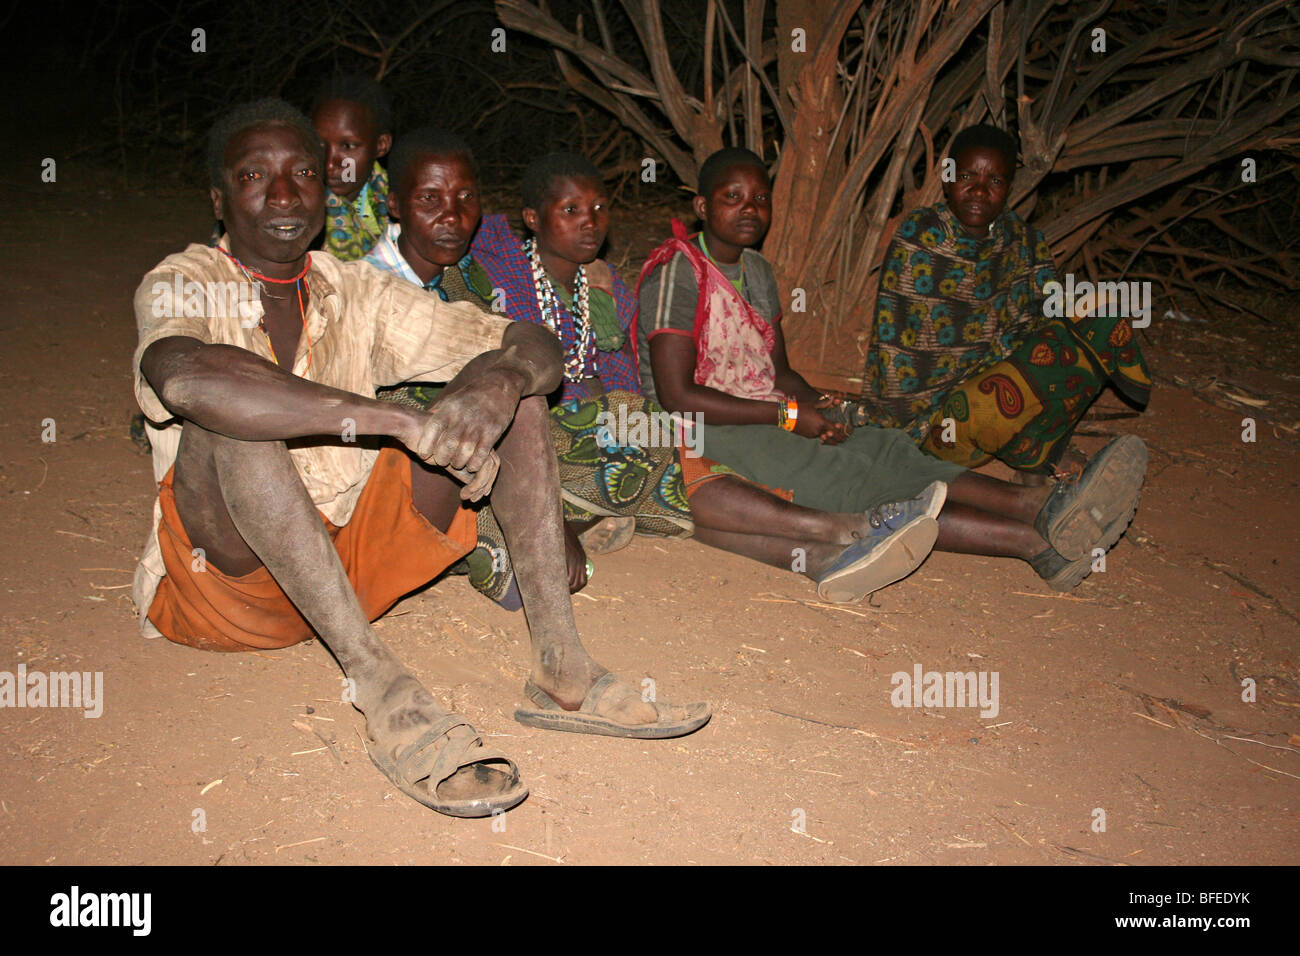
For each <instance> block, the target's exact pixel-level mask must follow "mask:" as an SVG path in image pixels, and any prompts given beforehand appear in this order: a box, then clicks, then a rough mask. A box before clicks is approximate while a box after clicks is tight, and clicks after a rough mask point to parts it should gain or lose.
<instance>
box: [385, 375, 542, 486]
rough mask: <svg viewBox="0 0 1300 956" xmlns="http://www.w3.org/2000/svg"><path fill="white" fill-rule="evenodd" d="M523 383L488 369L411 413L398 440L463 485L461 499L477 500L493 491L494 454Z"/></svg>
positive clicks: (498, 462) (494, 478)
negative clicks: (408, 428)
mask: <svg viewBox="0 0 1300 956" xmlns="http://www.w3.org/2000/svg"><path fill="white" fill-rule="evenodd" d="M523 387H524V383H523V382H522V381H521V378H520V376H519V375H517V374H514V373H512V372H511V371H510V370H508V369H504V368H494V369H487V370H484V371H483V372H482V374H480V375H478V376H475V378H474V379H473V380H468V381H460V380H458V381H457V382H456V383H454V385H452V386H448V387H447V388H445V389H444V390H443V392H442V394H441V395H440V396H439V397H438V401H437V402H436V403H435V404H434V406H433V407H432V408H430V409H429V411H428V412H416V413H415V414H416V416H417V418H416V420H415V421H414V422H413V428H412V430H411V432H410V434H409V435H407V436H405V437H403V438H402V442H403V444H405V445H406V447H407V448H409V449H410V450H411V452H412V454H414V455H416V456H417V457H418V458H419V459H420V460H421V461H425V462H428V463H429V464H431V465H437V466H438V467H439V468H444V469H446V470H447V471H448V472H449V473H450V474H452V475H454V476H455V477H456V478H457V479H459V480H460V481H463V482H465V487H464V488H462V489H461V492H460V496H461V498H463V499H465V500H466V501H477V500H479V499H480V498H482V497H483V496H484V495H486V494H487V493H488V492H489V491H491V490H492V484H493V482H494V481H496V475H497V469H498V468H499V467H500V460H499V459H498V458H497V454H496V452H495V451H493V448H494V447H495V446H496V443H497V442H498V441H500V440H501V436H502V435H503V434H504V433H505V430H506V429H507V428H509V427H510V422H511V421H512V420H513V419H514V417H515V411H516V409H517V408H518V407H519V399H520V396H521V395H522V393H523Z"/></svg>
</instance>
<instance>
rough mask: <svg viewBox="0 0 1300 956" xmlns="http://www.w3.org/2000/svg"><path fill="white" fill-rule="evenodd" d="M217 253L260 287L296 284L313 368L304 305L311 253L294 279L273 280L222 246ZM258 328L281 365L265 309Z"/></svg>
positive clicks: (272, 357)
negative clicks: (268, 284)
mask: <svg viewBox="0 0 1300 956" xmlns="http://www.w3.org/2000/svg"><path fill="white" fill-rule="evenodd" d="M217 251H218V252H220V253H221V254H222V255H223V256H225V257H226V258H227V259H229V260H230V261H231V262H233V263H234V264H235V265H237V266H239V271H240V272H242V273H243V274H244V275H245V276H246V277H247V278H248V280H249V281H250V282H253V283H254V284H255V285H258V286H259V287H260V286H261V284H262V283H263V282H271V283H274V284H275V285H288V284H289V283H290V282H292V283H293V284H294V286H295V288H297V290H298V315H299V316H301V317H302V334H303V338H305V339H306V340H307V368H311V334H310V333H309V332H308V331H307V309H306V308H305V307H304V306H303V304H302V288H303V286H304V285H306V280H307V270H308V269H310V268H311V253H310V252H309V253H307V262H306V263H305V264H304V265H303V267H302V271H301V272H299V273H298V274H297V275H296V276H294V277H293V278H292V279H272V278H271V277H270V276H264V275H262V273H260V272H255V271H253V270H252V269H249V268H248V267H247V266H245V265H244V264H243V263H242V262H240V261H239V260H238V259H237V258H235V257H234V256H233V255H231V254H230V253H229V252H226V250H225V249H222V248H221V247H220V246H218V247H217ZM307 291H308V294H310V292H311V290H310V289H308V290H307ZM270 298H277V297H276V296H271V297H270ZM257 327H258V328H259V329H261V330H262V334H263V335H264V336H266V347H267V348H268V349H270V350H271V361H272V362H274V363H275V364H276V365H279V364H280V360H279V358H277V357H276V354H275V346H274V345H272V344H271V333H270V332H268V331H266V310H265V309H263V310H262V318H260V319H258V320H257ZM304 371H306V369H304Z"/></svg>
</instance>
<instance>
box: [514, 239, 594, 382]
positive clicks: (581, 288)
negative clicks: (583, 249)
mask: <svg viewBox="0 0 1300 956" xmlns="http://www.w3.org/2000/svg"><path fill="white" fill-rule="evenodd" d="M524 253H525V254H526V255H527V256H528V265H529V266H530V267H531V269H532V273H533V292H534V294H535V295H536V296H537V306H538V308H539V309H540V310H541V313H542V321H543V322H544V323H545V324H546V327H547V328H548V329H550V330H551V331H552V332H554V333H555V336H556V338H558V339H560V341H564V337H563V336H562V335H560V297H559V293H557V292H556V291H555V286H554V284H552V282H551V277H550V276H549V275H547V274H546V269H545V267H544V266H543V265H542V257H541V255H540V254H539V253H538V251H537V240H536V239H529V240H528V241H527V242H525V243H524ZM573 317H574V323H573V324H574V331H575V333H576V335H577V341H576V342H575V343H574V346H573V348H572V349H570V350H569V351H568V353H567V354H566V355H565V357H564V380H565V381H566V382H580V381H582V380H583V379H584V378H587V377H589V375H590V374H594V371H592V372H589V371H588V361H587V356H588V354H590V352H591V351H593V350H594V348H595V345H596V336H595V334H594V333H593V332H592V328H591V310H590V308H589V306H588V302H587V270H586V269H585V268H583V267H582V266H578V274H577V277H576V278H575V279H574V285H573Z"/></svg>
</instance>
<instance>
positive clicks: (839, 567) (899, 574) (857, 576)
mask: <svg viewBox="0 0 1300 956" xmlns="http://www.w3.org/2000/svg"><path fill="white" fill-rule="evenodd" d="M947 497H948V486H947V485H946V484H945V483H943V482H942V481H935V482H931V483H930V484H929V485H928V486H927V487H926V489H925V490H924V491H923V492H921V493H920V494H919V495H917V496H916V497H915V498H908V499H907V500H906V501H891V502H889V503H888V504H883V505H881V506H880V507H878V508H872V509H871V510H870V511H869V512H867V518H868V520H869V522H870V524H871V532H870V533H869V534H868V535H867V536H866V537H865V538H861V539H859V540H858V541H855V542H853V543H852V544H851V545H849V546H848V547H847V548H845V549H844V551H843V553H842V554H840V556H839V557H838V558H836V559H835V562H834V563H833V564H831V566H830V567H829V568H827V569H826V571H825V572H824V573H823V574H822V576H821V577H820V578H818V579H817V595H818V597H820V598H821V599H822V600H824V601H830V602H831V603H833V604H857V603H858V602H859V601H861V600H862V599H863V598H865V597H866V596H867V595H868V594H871V593H872V592H873V591H879V590H880V589H881V588H883V587H887V586H889V585H891V584H893V583H894V582H895V581H901V580H902V579H903V578H905V577H907V576H908V575H909V574H911V573H912V572H913V571H915V570H916V569H917V568H918V567H920V566H921V562H922V561H924V560H925V559H926V557H927V556H928V555H929V553H930V551H931V550H932V549H933V548H934V542H935V540H936V539H937V538H938V537H939V521H938V517H939V512H940V511H941V510H942V509H943V503H944V501H945V500H946V499H947Z"/></svg>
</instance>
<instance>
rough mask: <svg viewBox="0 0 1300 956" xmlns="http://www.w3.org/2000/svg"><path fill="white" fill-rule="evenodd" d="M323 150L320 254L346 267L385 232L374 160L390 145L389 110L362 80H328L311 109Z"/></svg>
mask: <svg viewBox="0 0 1300 956" xmlns="http://www.w3.org/2000/svg"><path fill="white" fill-rule="evenodd" d="M311 122H312V126H314V127H315V128H316V134H317V135H318V136H319V137H320V141H321V142H322V143H323V144H324V145H325V157H326V158H325V184H326V185H327V186H328V187H329V190H328V192H327V193H326V194H325V237H324V242H323V246H322V248H324V250H325V251H326V252H328V253H330V254H331V255H333V256H334V257H335V258H336V259H342V260H343V261H345V262H348V261H351V260H352V259H360V258H361V257H362V256H364V255H366V253H368V252H369V251H370V250H371V249H373V248H374V245H375V243H376V242H378V241H379V239H380V237H381V236H383V234H384V230H385V229H386V228H387V227H388V175H387V173H385V172H384V167H383V166H381V165H379V160H380V159H381V158H382V157H384V156H386V155H387V154H388V148H389V147H390V146H392V145H393V109H392V106H390V105H389V101H388V94H387V93H385V92H384V88H383V87H382V86H380V85H379V84H378V83H376V82H375V81H374V80H372V79H370V78H369V77H367V76H360V75H344V76H336V77H333V78H331V79H330V80H328V81H327V82H326V83H325V85H324V86H322V87H321V89H320V90H319V92H317V94H316V98H315V100H314V101H313V102H312V108H311Z"/></svg>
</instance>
